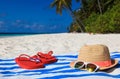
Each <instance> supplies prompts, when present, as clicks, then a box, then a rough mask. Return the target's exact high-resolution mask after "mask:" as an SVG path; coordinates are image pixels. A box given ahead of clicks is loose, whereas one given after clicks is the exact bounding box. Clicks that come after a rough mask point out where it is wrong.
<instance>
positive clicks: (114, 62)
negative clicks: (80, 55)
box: [70, 59, 118, 70]
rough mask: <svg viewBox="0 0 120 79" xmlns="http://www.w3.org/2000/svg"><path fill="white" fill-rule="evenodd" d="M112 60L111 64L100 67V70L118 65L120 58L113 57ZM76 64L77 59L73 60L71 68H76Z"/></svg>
mask: <svg viewBox="0 0 120 79" xmlns="http://www.w3.org/2000/svg"><path fill="white" fill-rule="evenodd" d="M111 62H112V64H111V65H110V66H107V67H100V68H99V70H106V69H110V68H112V67H114V66H116V65H117V64H118V60H116V59H111ZM74 64H75V61H73V62H71V63H70V67H71V68H74Z"/></svg>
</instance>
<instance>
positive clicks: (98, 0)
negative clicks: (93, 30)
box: [97, 0, 102, 14]
mask: <svg viewBox="0 0 120 79" xmlns="http://www.w3.org/2000/svg"><path fill="white" fill-rule="evenodd" d="M97 2H98V7H99V10H100V14H102V9H101V5H100V0H97Z"/></svg>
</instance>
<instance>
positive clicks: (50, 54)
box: [37, 51, 53, 59]
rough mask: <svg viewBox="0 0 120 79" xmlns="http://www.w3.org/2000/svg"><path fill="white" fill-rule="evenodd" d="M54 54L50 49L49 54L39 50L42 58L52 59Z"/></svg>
mask: <svg viewBox="0 0 120 79" xmlns="http://www.w3.org/2000/svg"><path fill="white" fill-rule="evenodd" d="M52 54H53V52H52V51H49V52H48V53H47V54H44V53H42V52H38V54H37V55H38V56H40V57H42V58H46V59H50V58H53V56H52Z"/></svg>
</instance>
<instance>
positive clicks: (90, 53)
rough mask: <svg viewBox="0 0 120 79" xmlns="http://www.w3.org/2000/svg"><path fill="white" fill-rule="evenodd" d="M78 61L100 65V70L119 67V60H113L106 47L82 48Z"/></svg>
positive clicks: (71, 64)
mask: <svg viewBox="0 0 120 79" xmlns="http://www.w3.org/2000/svg"><path fill="white" fill-rule="evenodd" d="M77 61H83V62H91V63H94V64H96V65H98V66H99V67H100V68H99V70H105V69H109V68H112V67H114V66H115V65H117V63H118V60H116V59H111V58H110V53H109V49H108V47H107V46H105V45H101V44H96V45H85V46H83V47H81V49H80V53H79V55H78V59H77ZM74 63H75V61H73V62H71V63H70V66H71V67H73V66H74Z"/></svg>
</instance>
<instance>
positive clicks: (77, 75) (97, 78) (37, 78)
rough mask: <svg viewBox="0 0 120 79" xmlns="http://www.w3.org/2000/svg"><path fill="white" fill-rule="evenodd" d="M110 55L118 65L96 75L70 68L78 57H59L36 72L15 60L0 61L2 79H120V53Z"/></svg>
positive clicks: (0, 77)
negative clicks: (117, 61) (71, 63)
mask: <svg viewBox="0 0 120 79" xmlns="http://www.w3.org/2000/svg"><path fill="white" fill-rule="evenodd" d="M110 54H111V58H116V59H118V60H119V63H118V65H117V66H115V67H114V68H112V69H110V70H108V71H106V72H105V71H99V72H95V73H90V72H87V71H83V70H76V69H72V68H70V66H69V63H70V62H71V61H74V60H76V59H77V55H58V56H56V57H57V58H58V62H56V63H53V64H48V65H45V68H43V69H35V70H26V69H22V68H20V67H19V66H18V65H17V64H16V63H15V61H14V59H0V79H120V52H113V53H110Z"/></svg>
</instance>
